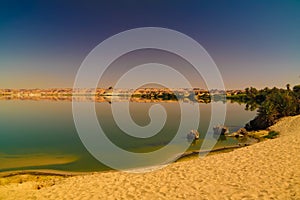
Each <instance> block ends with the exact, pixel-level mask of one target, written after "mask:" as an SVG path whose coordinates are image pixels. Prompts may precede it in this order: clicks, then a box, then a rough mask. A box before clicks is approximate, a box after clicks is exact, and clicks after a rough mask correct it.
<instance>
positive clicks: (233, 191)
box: [0, 115, 300, 200]
mask: <svg viewBox="0 0 300 200" xmlns="http://www.w3.org/2000/svg"><path fill="white" fill-rule="evenodd" d="M270 130H274V131H278V132H280V135H279V137H277V138H275V139H270V140H265V141H263V142H258V143H256V144H253V145H250V146H246V147H244V148H238V149H235V150H234V151H230V152H228V153H216V154H214V155H211V156H206V157H203V158H198V159H190V160H187V161H185V162H175V163H172V164H170V165H168V166H166V167H164V168H162V169H160V170H156V171H152V172H148V173H135V174H134V173H126V172H120V171H113V172H111V171H109V172H97V173H90V174H86V175H78V176H71V177H67V178H64V177H39V178H38V179H37V178H36V177H34V176H33V177H31V176H30V175H18V176H14V177H16V178H19V179H21V181H19V179H12V180H11V182H9V181H10V180H9V179H10V178H9V177H8V178H2V179H3V180H4V181H5V180H7V181H8V183H7V184H5V185H0V199H25V200H26V199H63V198H67V199H299V197H300V188H299V185H300V171H299V169H300V115H298V116H294V117H286V118H283V119H280V120H279V121H278V122H277V123H276V124H275V125H273V126H272V127H270ZM11 178H12V177H11ZM22 178H25V179H26V178H29V181H26V182H22ZM0 180H1V178H0Z"/></svg>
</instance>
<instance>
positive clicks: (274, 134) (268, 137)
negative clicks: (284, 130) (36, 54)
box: [264, 131, 279, 139]
mask: <svg viewBox="0 0 300 200" xmlns="http://www.w3.org/2000/svg"><path fill="white" fill-rule="evenodd" d="M278 135H279V133H278V132H277V131H270V132H269V133H268V135H266V136H264V138H267V139H274V138H276V137H277V136H278Z"/></svg>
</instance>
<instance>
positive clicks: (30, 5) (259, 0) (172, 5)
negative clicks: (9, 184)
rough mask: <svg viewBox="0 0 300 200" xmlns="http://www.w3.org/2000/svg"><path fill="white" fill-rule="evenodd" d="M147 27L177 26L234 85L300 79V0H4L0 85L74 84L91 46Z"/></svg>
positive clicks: (0, 22)
mask: <svg viewBox="0 0 300 200" xmlns="http://www.w3.org/2000/svg"><path fill="white" fill-rule="evenodd" d="M139 27H163V28H169V29H173V30H176V31H179V32H182V33H184V34H186V35H188V36H189V37H191V38H193V39H194V40H196V41H197V42H199V43H200V44H201V45H202V46H203V47H204V48H205V49H206V51H207V52H208V53H209V54H210V56H211V57H212V59H213V60H214V62H215V63H216V65H217V66H218V68H219V70H220V72H221V75H222V77H223V80H224V84H225V87H226V89H243V88H245V87H248V86H253V87H257V88H264V87H273V86H276V87H285V86H286V84H287V83H289V84H291V85H292V86H293V85H296V84H300V1H299V0H287V1H277V0H274V1H271V0H252V1H250V0H245V1H235V0H228V1H217V0H163V1H159V0H143V1H141V0H123V1H121V0H120V1H116V0H111V1H101V0H99V1H96V0H91V1H75V0H74V1H71V0H70V1H64V0H61V1H58V0H53V1H33V0H28V1H21V0H20V1H15V0H11V1H8V0H7V1H6V0H3V1H1V2H0V88H54V87H72V86H73V83H74V79H75V76H76V73H77V70H78V69H79V67H80V65H81V63H82V62H83V60H84V59H85V57H86V56H87V55H88V54H89V52H90V51H91V50H93V49H94V48H95V47H96V46H97V45H98V44H99V43H101V42H102V41H104V40H105V39H107V38H109V37H111V36H112V35H115V34H117V33H120V32H122V31H125V30H129V29H133V28H139ZM184 67H185V66H182V70H183V71H184V70H185V68H184ZM121 68H122V66H120V68H117V67H116V68H115V69H114V70H115V72H113V73H118V71H122V69H121ZM108 76H110V75H109V74H108ZM196 85H197V84H196ZM100 86H101V84H100ZM106 86H107V85H103V87H106ZM202 86H203V85H202V82H201V81H199V87H202Z"/></svg>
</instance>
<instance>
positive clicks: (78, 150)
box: [0, 100, 256, 171]
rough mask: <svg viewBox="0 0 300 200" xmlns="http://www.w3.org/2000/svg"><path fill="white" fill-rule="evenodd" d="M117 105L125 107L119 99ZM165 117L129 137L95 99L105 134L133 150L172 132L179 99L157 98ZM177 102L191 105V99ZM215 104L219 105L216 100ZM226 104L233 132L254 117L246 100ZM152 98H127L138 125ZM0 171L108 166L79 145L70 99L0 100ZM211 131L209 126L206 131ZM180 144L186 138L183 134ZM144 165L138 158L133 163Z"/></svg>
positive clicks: (202, 127) (206, 115)
mask: <svg viewBox="0 0 300 200" xmlns="http://www.w3.org/2000/svg"><path fill="white" fill-rule="evenodd" d="M117 104H118V106H121V107H122V106H125V103H123V102H119V103H117ZM160 104H161V105H162V106H164V107H165V109H166V111H167V113H168V117H167V121H166V123H165V126H164V127H163V128H162V129H161V131H160V132H159V133H158V134H157V135H155V136H153V137H150V138H146V139H140V138H139V139H132V138H131V137H128V135H126V134H124V133H123V132H122V131H121V130H120V128H119V127H118V126H117V125H116V124H115V122H114V120H113V117H112V115H111V111H110V110H111V109H110V108H111V104H110V103H108V102H102V103H96V111H97V115H98V120H99V121H100V124H101V125H102V127H103V129H104V130H105V131H106V132H107V133H108V134H107V136H108V137H109V139H110V140H112V141H113V142H114V143H115V144H116V145H118V146H120V147H121V148H123V149H125V150H128V151H132V152H139V153H140V152H151V151H155V150H157V149H160V148H161V147H163V146H164V145H166V144H168V142H169V141H170V140H171V139H172V138H173V137H174V134H175V133H176V131H177V129H178V126H179V122H180V109H179V106H178V103H164V102H162V103H160ZM180 104H189V102H187V103H184V102H180ZM214 104H216V105H218V104H222V102H215V103H214ZM226 104H227V116H226V121H225V125H226V126H228V127H229V128H230V131H236V130H237V129H239V128H240V127H243V126H244V125H245V123H247V122H248V121H249V120H251V119H253V118H254V116H255V115H256V112H255V111H245V110H244V108H245V105H239V104H237V103H226ZM151 105H154V103H139V102H132V103H130V111H131V117H132V119H133V120H134V121H135V122H136V123H137V124H138V125H140V126H145V125H147V124H148V123H150V118H149V114H148V109H149V108H150V107H151ZM195 106H199V107H200V115H201V118H200V124H199V128H198V131H199V132H200V133H206V132H207V129H208V124H209V120H210V117H211V115H210V109H211V104H205V103H203V104H200V105H197V104H195ZM0 107H1V111H0V137H1V139H0V171H8V170H26V169H54V170H64V171H100V170H107V169H109V168H108V167H107V166H105V165H104V164H101V163H100V162H99V161H97V160H96V159H95V158H94V157H93V156H92V155H91V154H90V153H89V152H88V151H87V150H86V148H85V147H84V145H83V144H82V142H81V140H80V138H79V136H78V134H77V131H76V128H75V125H74V122H73V116H72V103H71V102H63V101H56V102H55V101H30V100H27V101H21V100H2V101H0ZM209 131H211V130H209ZM180 134H182V141H181V142H182V143H186V142H187V140H186V137H185V136H186V134H187V133H180ZM238 142H239V141H238V140H237V139H235V138H224V137H223V138H220V139H219V140H218V142H217V144H216V145H215V147H214V148H219V147H226V146H233V145H236V144H238ZM201 143H202V140H199V141H198V142H197V143H194V144H192V145H191V146H190V148H189V149H187V151H191V150H199V149H200V147H201ZM162 156H164V155H162ZM141 166H147V163H139V164H137V167H141Z"/></svg>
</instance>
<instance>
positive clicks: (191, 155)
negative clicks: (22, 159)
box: [0, 137, 261, 178]
mask: <svg viewBox="0 0 300 200" xmlns="http://www.w3.org/2000/svg"><path fill="white" fill-rule="evenodd" d="M249 138H252V139H253V140H256V141H255V142H253V141H252V142H251V143H238V144H237V145H232V146H224V147H219V148H216V149H212V150H193V151H187V152H185V153H183V154H181V155H179V156H178V158H177V159H176V160H175V161H174V162H173V163H176V162H185V161H188V160H191V159H197V157H201V154H205V155H206V156H211V155H214V154H222V153H228V152H230V151H234V150H235V149H239V148H243V147H246V146H250V145H253V144H256V143H258V142H261V141H259V140H258V139H257V138H253V137H249ZM173 163H170V164H173ZM166 165H169V164H166ZM162 166H164V165H162ZM156 167H160V166H147V167H143V168H138V169H137V170H139V171H143V169H148V168H156ZM127 170H128V171H131V170H135V169H127ZM127 170H124V171H127ZM106 172H117V170H113V169H112V170H103V171H87V172H81V171H64V170H54V169H32V170H31V169H29V170H12V171H2V172H0V178H7V177H12V176H19V175H33V176H61V177H65V178H66V177H72V176H81V175H90V174H95V173H106Z"/></svg>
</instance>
